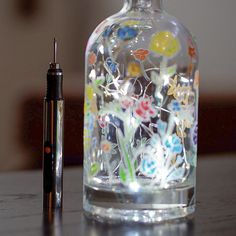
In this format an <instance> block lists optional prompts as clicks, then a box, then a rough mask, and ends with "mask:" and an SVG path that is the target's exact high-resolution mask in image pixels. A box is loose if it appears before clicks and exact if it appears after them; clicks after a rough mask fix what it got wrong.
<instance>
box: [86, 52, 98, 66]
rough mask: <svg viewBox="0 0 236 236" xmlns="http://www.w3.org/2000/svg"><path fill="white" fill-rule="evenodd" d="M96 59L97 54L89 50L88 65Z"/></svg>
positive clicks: (92, 63)
mask: <svg viewBox="0 0 236 236" xmlns="http://www.w3.org/2000/svg"><path fill="white" fill-rule="evenodd" d="M96 61H97V55H96V54H95V53H94V52H91V53H90V54H89V56H88V62H89V65H94V64H95V63H96Z"/></svg>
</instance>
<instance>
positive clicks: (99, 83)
mask: <svg viewBox="0 0 236 236" xmlns="http://www.w3.org/2000/svg"><path fill="white" fill-rule="evenodd" d="M95 83H96V85H97V86H100V85H101V84H103V83H104V79H96V81H95Z"/></svg>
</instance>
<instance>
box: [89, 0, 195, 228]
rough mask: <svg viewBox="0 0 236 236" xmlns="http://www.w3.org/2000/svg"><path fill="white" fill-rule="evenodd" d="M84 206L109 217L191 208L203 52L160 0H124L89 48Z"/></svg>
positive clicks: (160, 215) (168, 215)
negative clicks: (199, 53)
mask: <svg viewBox="0 0 236 236" xmlns="http://www.w3.org/2000/svg"><path fill="white" fill-rule="evenodd" d="M85 83H86V85H85V109H84V209H85V211H86V212H87V213H89V214H90V215H92V216H94V217H96V218H98V219H100V220H101V219H105V220H111V221H113V220H114V221H135V222H136V221H137V222H147V223H152V222H159V221H165V220H170V219H175V218H179V217H185V216H187V215H189V214H192V213H193V212H194V209H195V175H196V156H197V120H198V84H199V72H198V53H197V48H196V44H195V42H194V40H193V38H192V36H191V34H190V33H189V31H188V30H187V29H186V28H185V27H184V26H183V25H182V24H181V23H180V22H179V21H178V20H177V19H176V18H174V17H172V16H170V15H168V14H167V13H166V12H165V11H164V10H163V6H162V0H125V2H124V7H123V9H122V10H121V11H120V12H119V13H118V14H116V15H113V16H111V17H109V18H108V19H106V20H105V21H104V22H102V23H101V24H100V25H99V26H98V27H97V29H96V30H95V31H94V32H93V34H92V35H91V37H90V39H89V42H88V45H87V51H86V77H85Z"/></svg>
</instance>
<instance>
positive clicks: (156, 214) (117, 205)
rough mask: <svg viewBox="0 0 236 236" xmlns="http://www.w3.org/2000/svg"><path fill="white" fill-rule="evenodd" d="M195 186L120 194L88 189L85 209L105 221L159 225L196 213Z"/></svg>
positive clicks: (90, 214)
mask: <svg viewBox="0 0 236 236" xmlns="http://www.w3.org/2000/svg"><path fill="white" fill-rule="evenodd" d="M194 193H195V191H194V187H181V188H171V189H162V190H155V191H152V192H133V193H124V192H123V193H117V192H112V191H106V190H98V189H96V188H91V187H88V186H85V189H84V210H85V211H86V213H87V214H89V216H90V217H92V218H94V219H96V220H98V221H102V222H124V221H125V222H140V223H158V222H162V221H169V220H174V219H178V218H183V217H187V216H189V215H191V214H192V213H194V210H195V194H194Z"/></svg>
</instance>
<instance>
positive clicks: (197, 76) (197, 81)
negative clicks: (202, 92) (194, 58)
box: [194, 70, 200, 89]
mask: <svg viewBox="0 0 236 236" xmlns="http://www.w3.org/2000/svg"><path fill="white" fill-rule="evenodd" d="M199 83H200V73H199V70H197V71H196V72H195V75H194V88H195V89H197V88H198V87H199Z"/></svg>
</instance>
